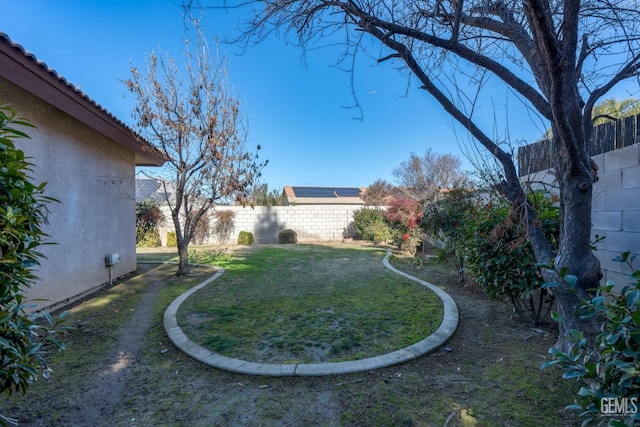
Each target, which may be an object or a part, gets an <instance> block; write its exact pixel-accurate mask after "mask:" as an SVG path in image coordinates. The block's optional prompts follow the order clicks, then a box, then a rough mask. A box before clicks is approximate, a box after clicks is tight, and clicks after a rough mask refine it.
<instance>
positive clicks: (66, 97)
mask: <svg viewBox="0 0 640 427" xmlns="http://www.w3.org/2000/svg"><path fill="white" fill-rule="evenodd" d="M0 77H2V78H3V79H5V80H7V81H9V82H11V83H13V84H14V85H16V86H18V87H20V88H22V89H24V90H26V91H27V92H29V93H31V94H33V95H34V96H36V97H38V98H40V99H42V100H43V101H44V102H46V103H48V104H50V105H52V106H54V107H56V108H58V109H59V110H61V111H63V112H64V113H66V114H68V115H70V116H72V117H74V118H75V119H77V120H79V121H80V122H82V123H84V124H85V125H87V126H89V127H91V128H92V129H94V130H95V131H97V132H99V133H101V134H102V135H104V136H106V137H107V138H109V139H111V140H113V141H114V142H116V143H117V144H119V145H121V146H123V147H125V148H127V149H128V150H130V151H132V152H133V153H135V163H136V166H162V165H163V164H164V162H165V161H166V158H165V157H164V155H163V154H162V153H161V152H160V151H158V150H157V149H156V148H155V147H153V145H151V144H150V143H149V142H148V141H146V140H144V139H143V138H142V137H141V136H139V135H138V134H136V133H135V132H134V131H133V130H132V129H131V128H129V127H128V126H127V125H125V124H124V123H123V122H122V121H120V120H118V119H117V118H116V117H115V116H113V115H112V114H111V113H109V112H108V111H107V110H106V109H105V108H104V107H102V106H101V105H99V104H98V103H96V102H95V101H94V100H92V99H91V98H89V97H88V96H87V95H86V94H85V93H84V92H82V91H81V90H79V89H78V88H76V87H75V86H74V85H73V84H71V83H69V82H68V81H67V80H65V79H64V78H63V77H60V76H59V75H58V74H57V73H56V72H55V71H53V70H52V69H50V68H49V67H48V66H47V65H46V64H45V63H43V62H41V61H39V60H38V59H37V58H36V57H35V56H34V55H33V54H30V53H27V52H26V51H25V50H24V48H22V46H20V45H18V44H15V43H13V42H12V41H11V39H10V38H9V37H8V36H7V35H6V34H4V33H1V32H0Z"/></svg>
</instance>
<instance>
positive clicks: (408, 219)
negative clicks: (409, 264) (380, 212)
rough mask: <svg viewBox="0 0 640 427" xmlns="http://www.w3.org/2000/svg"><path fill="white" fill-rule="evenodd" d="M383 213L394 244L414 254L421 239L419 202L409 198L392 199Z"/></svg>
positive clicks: (420, 207) (420, 208)
mask: <svg viewBox="0 0 640 427" xmlns="http://www.w3.org/2000/svg"><path fill="white" fill-rule="evenodd" d="M384 214H385V217H386V218H387V220H388V221H389V223H390V224H391V227H392V230H393V236H392V237H393V241H394V243H395V245H396V246H397V247H398V248H400V249H402V250H403V251H405V252H408V253H409V254H410V255H411V256H414V255H415V254H416V251H417V248H418V245H419V244H420V242H421V241H422V238H421V236H422V229H421V228H420V222H421V219H422V206H421V205H420V203H418V202H416V201H415V200H413V199H410V198H398V199H393V200H391V202H390V203H389V207H388V208H387V210H386V211H385V213H384Z"/></svg>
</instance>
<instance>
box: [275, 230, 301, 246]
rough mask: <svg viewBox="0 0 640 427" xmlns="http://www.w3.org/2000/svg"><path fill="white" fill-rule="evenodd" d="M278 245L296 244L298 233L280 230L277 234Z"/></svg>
mask: <svg viewBox="0 0 640 427" xmlns="http://www.w3.org/2000/svg"><path fill="white" fill-rule="evenodd" d="M278 243H285V244H286V243H298V233H296V232H295V231H294V230H282V231H281V232H280V233H278Z"/></svg>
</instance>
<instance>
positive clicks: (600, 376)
mask: <svg viewBox="0 0 640 427" xmlns="http://www.w3.org/2000/svg"><path fill="white" fill-rule="evenodd" d="M633 259H634V256H633V255H631V254H630V253H629V252H625V253H623V254H622V255H621V256H620V257H619V258H617V259H616V261H619V262H622V263H626V264H627V265H628V266H629V267H631V269H632V271H633V273H632V274H631V275H630V278H631V283H630V284H629V285H627V286H624V287H623V288H622V290H621V291H620V292H619V293H617V292H616V291H614V284H613V283H612V282H608V283H607V284H606V285H604V286H601V287H600V288H599V289H598V290H597V292H596V294H595V295H594V296H593V297H592V298H590V299H588V300H585V301H583V303H582V304H581V305H580V306H579V309H578V313H579V315H580V316H581V317H582V318H589V317H594V316H597V318H598V319H599V320H600V322H601V323H600V324H601V327H600V332H599V333H598V334H597V335H596V336H595V338H590V337H587V336H585V334H584V333H583V332H580V331H577V330H572V331H571V335H570V336H569V339H570V340H571V342H572V344H573V346H572V349H571V350H570V351H568V352H562V351H560V350H558V349H556V348H555V347H554V348H551V349H550V350H549V353H551V354H552V355H553V357H554V359H553V360H551V361H549V362H546V363H544V364H543V365H542V369H544V368H547V367H549V366H552V365H560V366H561V367H562V369H563V371H564V372H563V375H562V377H563V378H567V379H577V380H579V381H580V382H581V384H582V386H581V387H580V389H579V391H578V398H577V399H576V400H575V402H574V404H573V405H570V406H568V407H567V408H568V409H576V410H579V411H582V412H581V414H580V417H581V418H582V420H583V424H582V425H590V424H594V423H598V424H604V423H607V424H608V425H609V426H612V427H613V426H615V427H618V426H637V425H640V271H639V270H634V269H633V265H632V263H633ZM547 268H550V267H547ZM559 275H560V277H561V278H562V279H563V280H564V284H563V285H564V286H568V287H569V289H574V288H575V285H576V282H577V279H576V277H575V276H572V275H567V274H566V272H563V271H561V272H559ZM545 286H547V287H555V286H561V285H559V284H556V283H551V284H547V285H545ZM553 317H554V319H555V320H557V321H562V319H561V318H560V317H559V315H558V314H556V313H554V315H553ZM612 412H613V413H612Z"/></svg>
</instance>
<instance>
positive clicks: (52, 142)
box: [0, 79, 136, 307]
mask: <svg viewBox="0 0 640 427" xmlns="http://www.w3.org/2000/svg"><path fill="white" fill-rule="evenodd" d="M0 103H3V104H9V105H11V106H13V107H14V108H16V109H17V110H18V113H19V116H21V117H25V118H27V119H29V120H30V121H31V122H32V123H33V124H34V125H35V126H37V128H36V129H28V130H27V133H28V134H29V135H30V136H31V139H30V140H22V141H19V142H18V143H17V145H18V146H19V148H21V149H23V150H24V151H25V153H26V155H27V156H29V157H32V159H31V162H32V163H33V164H34V165H35V167H34V171H33V173H32V174H31V176H32V177H33V182H36V183H40V182H43V181H44V182H47V186H46V195H47V196H50V197H54V198H56V199H58V200H59V201H60V203H52V204H51V205H50V206H49V209H50V214H49V217H48V218H49V225H47V226H45V227H44V230H45V231H46V232H47V234H49V236H50V237H49V239H48V240H49V241H51V242H55V243H56V244H55V245H45V246H42V247H41V248H40V249H41V252H42V253H43V254H44V255H45V256H46V259H43V260H42V261H41V266H40V268H38V269H37V271H36V274H37V275H38V277H39V280H38V282H37V283H36V284H35V285H34V286H33V287H32V288H31V289H29V290H28V291H27V292H26V296H27V299H29V300H32V301H33V300H40V301H34V302H35V303H36V304H37V306H38V307H55V306H58V305H61V304H64V303H66V302H69V301H70V300H72V299H73V298H75V297H77V296H78V295H82V294H85V293H88V292H90V291H92V290H95V289H97V288H98V287H99V286H101V285H103V284H105V283H108V282H109V269H108V268H107V267H105V260H104V258H105V255H106V254H109V253H116V252H117V253H119V255H120V258H121V261H120V263H119V264H118V265H116V266H115V267H114V268H113V272H112V274H113V278H116V277H119V276H122V275H124V274H126V273H129V272H131V271H133V270H135V268H136V258H135V197H134V196H135V188H134V172H135V158H134V153H133V152H131V151H129V150H127V149H125V148H123V147H121V146H120V145H118V144H116V143H115V142H113V141H111V140H109V139H107V138H105V137H104V136H102V135H100V134H99V133H98V132H96V131H94V130H93V129H91V128H89V127H87V126H85V125H84V124H82V123H80V122H78V121H77V120H75V119H73V118H72V117H70V116H69V115H67V114H65V113H62V112H61V111H60V110H58V109H56V108H54V107H51V106H49V105H48V104H44V103H43V102H42V101H40V100H39V99H38V98H36V97H34V96H32V95H31V94H29V93H27V92H25V91H24V90H22V89H19V88H17V87H16V86H14V85H12V84H10V83H8V82H6V81H4V80H2V79H0Z"/></svg>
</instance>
